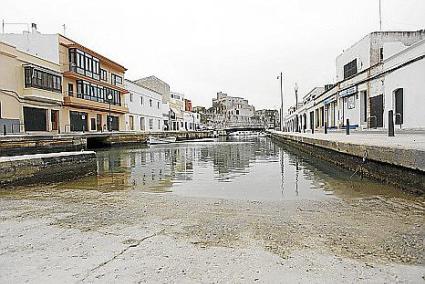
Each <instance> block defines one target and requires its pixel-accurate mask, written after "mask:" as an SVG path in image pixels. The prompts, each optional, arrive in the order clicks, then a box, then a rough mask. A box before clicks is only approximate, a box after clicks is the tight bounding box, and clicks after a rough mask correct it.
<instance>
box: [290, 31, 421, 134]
mask: <svg viewBox="0 0 425 284" xmlns="http://www.w3.org/2000/svg"><path fill="white" fill-rule="evenodd" d="M424 40H425V30H421V31H413V32H374V33H371V34H369V35H367V36H366V37H364V38H363V39H362V40H360V41H359V42H358V43H356V44H355V45H353V46H352V47H351V48H349V49H347V50H345V51H344V52H343V53H342V54H341V55H339V56H338V58H337V59H336V74H337V79H338V82H337V83H335V84H334V85H329V86H326V87H325V89H324V90H323V89H322V90H318V91H320V92H319V93H318V94H317V93H316V94H315V95H314V96H312V95H311V94H308V95H307V96H305V97H304V101H303V104H304V105H303V107H301V108H299V109H295V110H293V111H292V112H291V113H290V114H289V115H287V116H286V118H285V121H284V125H285V128H286V129H288V130H290V131H307V130H311V129H313V128H314V129H323V128H324V127H325V125H326V126H327V127H328V128H343V127H346V124H347V122H348V123H349V125H350V128H355V129H360V130H361V129H368V128H387V127H388V112H389V111H390V110H393V111H394V122H395V123H396V125H397V126H398V127H399V128H422V129H423V128H425V117H424V116H423V114H422V113H421V112H420V111H419V110H418V107H417V106H418V105H421V103H424V96H423V95H422V92H423V89H424V84H425V82H423V80H422V75H423V74H425V70H424V68H425V67H424V64H425V63H424V61H425V59H424V57H425V48H424V45H425V44H424ZM297 122H298V124H299V125H300V127H298V128H297V127H296V126H295V124H297Z"/></svg>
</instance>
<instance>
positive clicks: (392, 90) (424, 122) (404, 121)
mask: <svg viewBox="0 0 425 284" xmlns="http://www.w3.org/2000/svg"><path fill="white" fill-rule="evenodd" d="M424 57H425V40H422V41H420V42H418V43H416V44H414V45H412V46H410V47H409V48H406V49H404V50H403V51H401V52H399V53H397V54H395V55H393V56H391V57H389V58H387V59H386V60H385V61H384V70H385V71H389V70H392V69H395V70H394V71H392V72H389V73H388V74H387V75H386V76H385V78H384V80H383V84H384V85H383V89H384V94H385V97H384V113H385V114H388V111H390V110H393V111H394V123H395V125H396V127H397V128H410V129H413V128H421V129H425V114H424V113H423V110H422V106H424V105H425V93H424V90H425V58H424ZM387 126H388V115H384V127H387Z"/></svg>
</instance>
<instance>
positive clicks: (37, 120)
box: [24, 107, 47, 131]
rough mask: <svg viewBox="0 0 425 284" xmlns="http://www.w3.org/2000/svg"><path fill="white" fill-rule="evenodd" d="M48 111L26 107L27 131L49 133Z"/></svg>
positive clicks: (25, 122) (25, 120)
mask: <svg viewBox="0 0 425 284" xmlns="http://www.w3.org/2000/svg"><path fill="white" fill-rule="evenodd" d="M46 116H47V110H46V109H42V108H32V107H24V125H25V131H47V117H46Z"/></svg>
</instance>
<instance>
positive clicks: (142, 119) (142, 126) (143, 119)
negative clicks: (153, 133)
mask: <svg viewBox="0 0 425 284" xmlns="http://www.w3.org/2000/svg"><path fill="white" fill-rule="evenodd" d="M145 129H146V127H145V118H144V117H141V118H140V130H142V131H145Z"/></svg>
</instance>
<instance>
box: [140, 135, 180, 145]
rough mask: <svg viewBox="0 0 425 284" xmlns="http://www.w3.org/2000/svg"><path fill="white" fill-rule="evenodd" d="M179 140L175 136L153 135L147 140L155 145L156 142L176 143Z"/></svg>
mask: <svg viewBox="0 0 425 284" xmlns="http://www.w3.org/2000/svg"><path fill="white" fill-rule="evenodd" d="M176 140H177V138H176V137H174V136H168V137H163V138H161V137H153V136H149V138H148V140H147V141H146V142H147V143H148V144H151V145H154V144H170V143H175V142H176Z"/></svg>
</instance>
